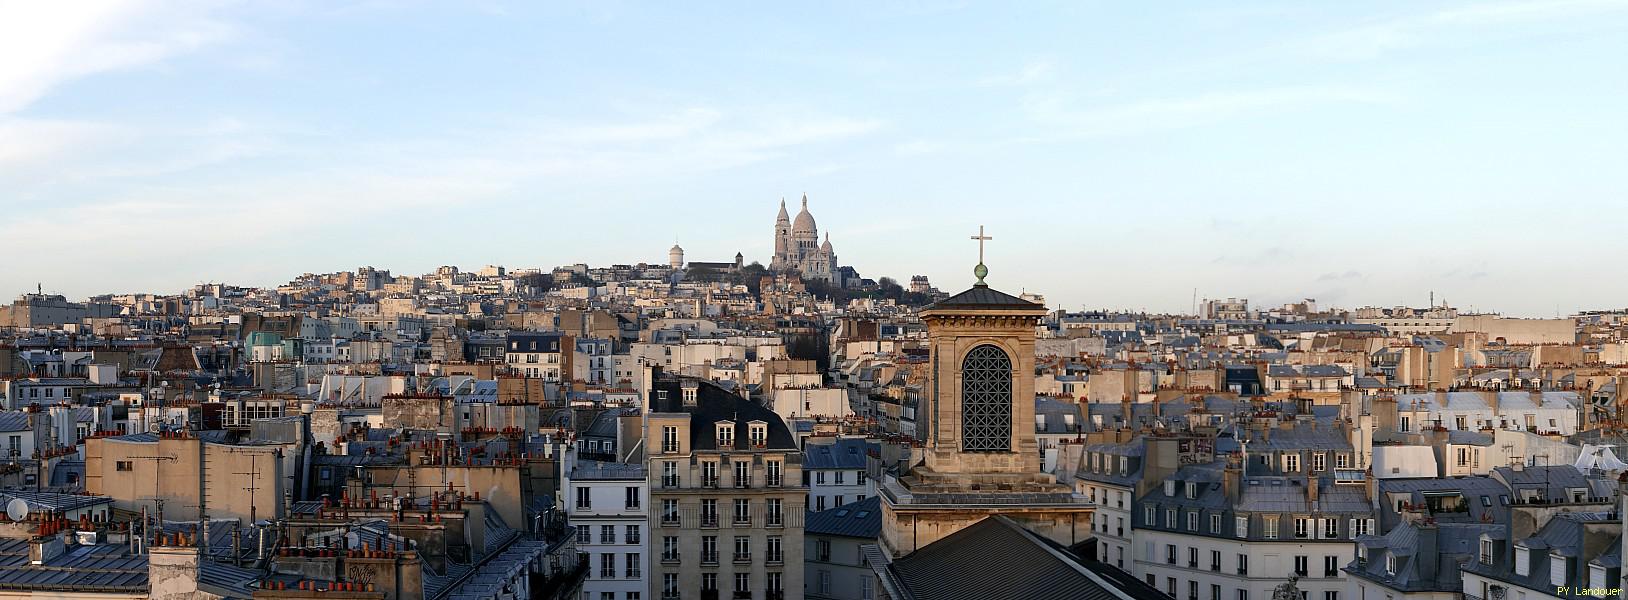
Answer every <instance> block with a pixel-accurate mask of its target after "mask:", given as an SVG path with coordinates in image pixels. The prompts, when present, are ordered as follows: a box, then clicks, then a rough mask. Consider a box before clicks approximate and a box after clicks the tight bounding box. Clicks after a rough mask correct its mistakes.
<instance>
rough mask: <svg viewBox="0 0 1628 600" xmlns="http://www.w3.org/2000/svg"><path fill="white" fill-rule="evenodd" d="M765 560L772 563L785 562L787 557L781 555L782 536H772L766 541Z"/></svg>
mask: <svg viewBox="0 0 1628 600" xmlns="http://www.w3.org/2000/svg"><path fill="white" fill-rule="evenodd" d="M764 546H765V547H764V550H763V560H764V561H767V562H770V563H778V562H785V560H786V557H785V555H784V554H782V553H781V549H780V536H778V535H771V536H769V537H768V539H766V540H764Z"/></svg>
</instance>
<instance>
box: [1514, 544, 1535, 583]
mask: <svg viewBox="0 0 1628 600" xmlns="http://www.w3.org/2000/svg"><path fill="white" fill-rule="evenodd" d="M1515 574H1516V575H1520V576H1521V577H1526V576H1528V575H1531V574H1532V551H1531V550H1528V549H1527V548H1526V546H1516V547H1515Z"/></svg>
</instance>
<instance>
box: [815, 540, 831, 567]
mask: <svg viewBox="0 0 1628 600" xmlns="http://www.w3.org/2000/svg"><path fill="white" fill-rule="evenodd" d="M814 560H817V561H819V562H831V541H830V540H815V541H814Z"/></svg>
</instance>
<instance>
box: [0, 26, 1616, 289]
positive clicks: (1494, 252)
mask: <svg viewBox="0 0 1628 600" xmlns="http://www.w3.org/2000/svg"><path fill="white" fill-rule="evenodd" d="M1156 4H1157V5H1156V6H1152V5H1149V4H1148V3H1125V2H1084V1H1071V2H1059V3H1045V2H1022V3H994V2H991V3H976V2H936V1H927V0H923V1H915V2H912V1H900V2H881V3H878V2H857V1H856V2H820V3H790V4H787V3H770V4H765V3H750V2H739V3H725V2H646V3H639V2H614V1H597V2H582V3H575V2H549V3H539V2H516V3H505V2H446V3H440V2H390V1H372V2H355V3H348V2H333V1H291V2H267V3H247V2H204V3H170V2H162V3H161V2H145V1H140V0H127V1H104V0H78V1H75V2H35V1H29V0H0V57H4V58H3V59H0V255H4V256H3V259H0V298H9V297H13V296H15V295H16V294H20V293H23V292H31V291H33V290H34V289H35V286H36V285H39V286H41V287H42V288H43V289H44V290H45V291H47V292H54V293H62V294H65V295H68V296H69V297H70V298H84V297H86V296H89V295H92V294H100V293H114V292H157V293H175V292H179V291H181V290H183V289H185V288H187V287H188V286H191V285H194V284H197V283H200V282H206V281H209V282H228V283H235V284H241V285H277V284H280V283H284V282H287V281H289V280H290V279H292V278H294V277H295V276H297V275H299V274H301V273H308V272H311V273H322V272H333V271H342V270H352V269H355V268H356V267H359V266H362V265H372V266H376V267H379V268H387V269H391V270H392V271H393V272H394V273H396V274H416V273H424V272H429V271H432V270H433V269H434V268H435V267H437V266H439V265H458V266H460V267H462V268H465V269H477V268H479V267H481V266H482V265H486V264H501V265H504V266H507V267H509V268H511V269H518V268H528V267H540V268H550V267H553V266H557V265H563V264H571V263H577V262H586V263H589V264H592V265H606V264H611V263H636V262H640V261H647V262H651V263H658V264H659V263H665V262H666V252H667V249H668V247H670V246H671V245H672V244H673V243H674V242H675V241H676V242H678V243H679V244H681V245H683V247H684V248H685V250H686V252H687V256H688V258H689V259H691V260H712V261H725V260H732V259H733V257H734V255H735V253H736V252H741V253H744V254H745V256H746V258H747V260H748V261H749V262H750V261H754V260H756V261H761V262H763V263H765V264H767V263H768V261H769V258H770V255H771V254H772V251H773V246H772V244H773V238H772V227H773V221H774V216H775V213H776V211H777V210H778V204H779V202H780V200H781V198H785V199H786V201H787V203H788V204H789V206H790V210H791V211H792V212H793V213H795V212H796V211H797V209H798V202H799V200H800V199H801V198H802V196H803V195H804V194H807V195H808V199H809V206H810V209H811V211H812V214H813V215H814V217H815V218H816V219H817V220H818V224H819V227H820V231H821V234H822V236H823V235H824V234H825V233H827V232H829V233H830V234H831V241H832V244H833V245H834V246H835V249H836V252H837V254H838V255H839V258H840V260H841V262H842V264H845V265H853V266H854V267H855V268H856V269H858V270H859V272H860V273H861V274H862V275H864V276H866V277H871V278H879V277H882V276H891V277H894V278H897V279H901V280H908V278H909V277H910V276H912V275H918V274H919V275H927V276H929V277H930V278H931V280H932V282H933V284H934V285H935V286H937V287H939V288H941V289H945V290H947V291H952V292H953V291H957V290H960V289H962V288H964V287H966V286H968V285H970V284H971V283H972V280H973V278H972V275H971V270H972V267H973V265H974V264H975V263H976V262H977V245H976V243H975V242H973V241H972V240H970V239H969V237H970V236H971V235H973V234H975V233H976V232H977V228H978V226H980V225H982V226H984V227H985V228H986V231H987V232H988V234H989V235H990V236H992V237H993V238H994V239H993V240H991V241H990V242H988V247H987V260H986V262H987V263H988V266H989V269H990V276H989V279H988V281H989V283H990V284H991V285H992V286H995V287H997V288H999V289H1003V290H1005V291H1008V292H1014V293H1015V292H1018V291H1030V292H1036V293H1041V294H1044V295H1045V296H1046V298H1047V301H1048V304H1050V305H1051V306H1052V307H1053V308H1067V309H1070V310H1078V309H1081V308H1093V309H1095V308H1108V309H1133V310H1152V311H1188V310H1191V308H1192V306H1193V299H1194V297H1195V296H1196V297H1198V298H1201V299H1202V298H1225V297H1247V298H1249V299H1250V300H1251V301H1252V303H1254V304H1256V305H1273V304H1281V303H1284V302H1290V301H1296V300H1299V299H1301V298H1315V299H1317V300H1318V301H1319V302H1320V303H1321V304H1323V305H1334V306H1343V307H1347V308H1350V307H1357V306H1365V305H1376V306H1393V305H1402V304H1406V305H1413V306H1422V305H1424V304H1426V303H1427V302H1428V299H1429V297H1430V296H1429V294H1431V293H1432V292H1434V294H1435V298H1436V299H1437V300H1439V301H1442V300H1444V301H1446V302H1448V303H1450V304H1452V305H1455V306H1459V307H1461V308H1466V309H1469V308H1473V309H1476V310H1481V311H1500V312H1503V313H1505V314H1511V315H1520V316H1553V315H1554V314H1556V313H1571V312H1573V311H1577V310H1586V309H1604V308H1621V307H1624V306H1628V301H1624V296H1625V295H1628V278H1624V277H1622V276H1621V271H1620V269H1621V267H1620V264H1621V259H1620V257H1622V256H1624V255H1628V236H1624V235H1621V232H1622V226H1621V223H1622V219H1623V214H1624V213H1623V212H1622V208H1623V207H1624V205H1625V204H1628V168H1624V157H1628V111H1625V110H1624V107H1625V106H1628V35H1625V34H1624V33H1625V32H1628V0H1555V1H1528V0H1488V1H1482V2H1429V1H1417V0H1415V1H1399V2H1380V1H1375V2H1305V1H1300V0H1295V1H1285V2H1225V3H1218V2H1164V3H1156Z"/></svg>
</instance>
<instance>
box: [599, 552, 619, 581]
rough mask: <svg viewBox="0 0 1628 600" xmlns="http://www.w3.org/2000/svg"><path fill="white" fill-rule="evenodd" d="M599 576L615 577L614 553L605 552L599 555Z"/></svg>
mask: <svg viewBox="0 0 1628 600" xmlns="http://www.w3.org/2000/svg"><path fill="white" fill-rule="evenodd" d="M599 578H600V579H616V555H615V554H611V553H609V552H606V553H604V554H601V555H599Z"/></svg>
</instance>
